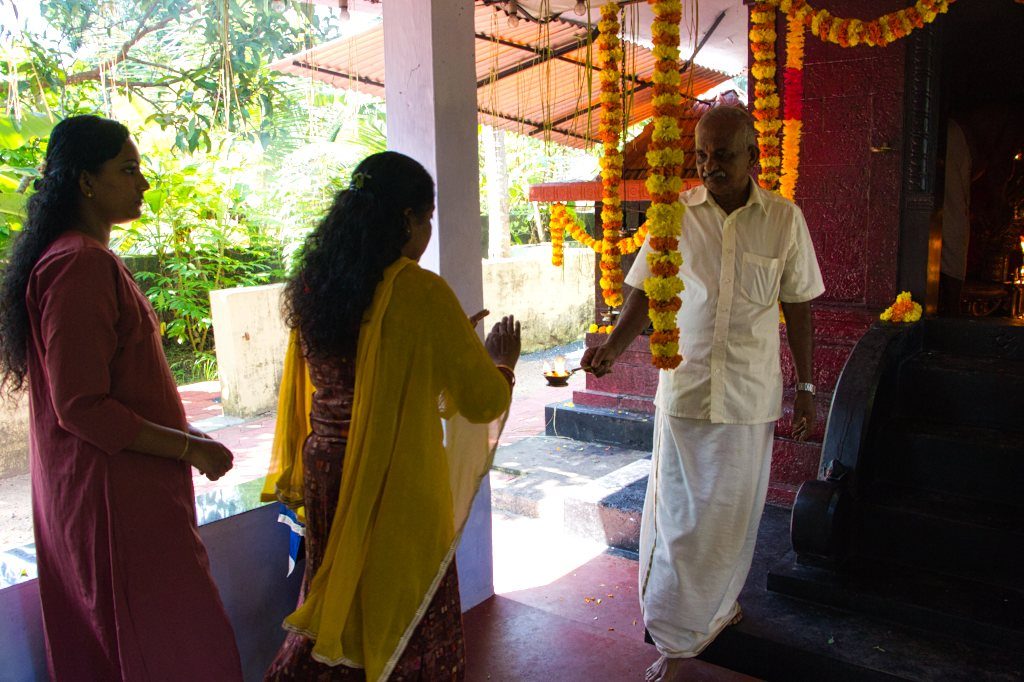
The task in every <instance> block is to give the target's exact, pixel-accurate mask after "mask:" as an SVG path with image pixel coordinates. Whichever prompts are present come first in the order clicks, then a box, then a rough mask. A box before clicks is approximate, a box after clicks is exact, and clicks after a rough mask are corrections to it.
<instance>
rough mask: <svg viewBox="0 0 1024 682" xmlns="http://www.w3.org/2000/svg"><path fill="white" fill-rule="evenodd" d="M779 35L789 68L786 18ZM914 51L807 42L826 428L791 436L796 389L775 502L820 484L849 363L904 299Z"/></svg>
mask: <svg viewBox="0 0 1024 682" xmlns="http://www.w3.org/2000/svg"><path fill="white" fill-rule="evenodd" d="M905 6H906V3H905V2H901V1H899V0H884V1H882V0H831V1H830V2H829V4H828V10H829V11H830V12H831V13H832V14H833V15H836V16H842V17H854V18H860V19H872V18H875V17H877V16H879V15H881V14H884V13H886V12H891V11H893V10H896V9H900V8H903V7H905ZM778 32H779V36H780V41H779V44H780V54H779V55H778V57H779V61H780V64H781V63H784V62H783V60H784V59H785V54H784V53H783V51H782V50H781V45H783V44H784V42H783V40H782V39H781V37H782V36H784V35H785V23H784V21H783V20H782V19H781V18H780V20H779V24H778ZM906 49H907V48H906V43H896V44H894V45H890V46H889V47H886V48H871V47H854V48H842V47H839V46H837V45H831V44H826V43H824V42H822V41H821V40H819V39H818V38H816V37H814V36H811V35H807V37H806V48H805V59H804V121H803V137H802V140H801V158H800V175H799V181H798V184H797V189H796V201H797V203H798V204H799V205H800V207H801V208H802V209H803V211H804V215H805V216H806V218H807V223H808V226H809V228H810V232H811V239H812V240H813V242H814V248H815V251H816V252H817V255H818V262H819V264H820V266H821V271H822V276H823V278H824V280H825V287H826V292H825V294H824V295H823V296H822V297H821V298H819V299H818V300H817V301H816V302H815V304H814V317H815V353H814V383H815V384H816V385H817V387H818V391H819V393H818V401H817V403H818V426H817V428H816V429H815V433H813V434H812V438H811V441H810V442H807V443H797V442H795V441H792V440H790V439H789V437H788V436H789V421H790V414H791V409H792V407H791V406H792V391H791V390H787V392H786V396H785V399H784V410H783V418H782V419H781V420H780V421H779V424H778V426H777V427H776V438H775V454H774V458H773V460H772V479H771V483H770V486H769V493H768V495H769V501H770V502H772V503H775V504H782V505H790V504H792V501H793V497H794V496H795V494H796V489H797V488H798V487H799V485H800V483H801V482H803V481H804V480H807V479H811V478H816V476H817V473H818V464H819V459H820V456H821V440H822V438H823V437H824V427H825V421H826V418H827V415H828V408H829V406H830V405H831V397H832V391H833V390H834V388H835V385H836V381H837V380H838V379H839V375H840V374H841V372H842V369H843V365H844V364H845V363H846V359H847V357H849V354H850V352H851V351H852V350H853V347H854V345H856V343H857V341H858V340H860V337H861V336H863V334H864V332H865V331H866V330H867V328H868V326H870V324H871V323H872V322H873V321H874V320H875V319H877V315H878V313H879V312H880V311H881V310H882V309H884V308H885V306H887V305H888V304H889V303H890V302H891V301H892V299H893V298H894V296H895V294H896V293H897V292H896V286H897V265H898V260H899V259H898V249H899V234H900V188H901V186H902V156H901V151H902V150H901V143H902V139H903V115H904V81H905V76H904V71H905V55H906ZM780 80H781V79H780ZM780 87H781V83H780ZM782 355H783V357H782V363H783V375H784V377H785V385H786V386H792V385H793V384H794V383H795V382H796V377H795V373H794V371H793V367H792V362H791V360H790V357H789V350H788V348H787V347H786V344H785V343H784V344H783V352H782Z"/></svg>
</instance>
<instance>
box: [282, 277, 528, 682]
mask: <svg viewBox="0 0 1024 682" xmlns="http://www.w3.org/2000/svg"><path fill="white" fill-rule="evenodd" d="M510 397H511V396H510V392H509V388H508V384H507V383H506V381H505V379H504V377H503V376H502V374H501V373H500V372H499V371H498V370H497V369H496V368H495V366H494V363H493V361H492V360H491V359H490V358H489V357H488V355H487V352H486V351H485V350H484V347H483V344H481V343H480V340H479V338H478V337H477V335H476V333H475V332H474V331H473V329H472V327H471V326H470V324H469V321H468V319H467V318H466V316H465V314H464V313H463V311H462V309H461V307H460V306H459V303H458V300H457V299H456V298H455V295H454V293H453V292H452V291H451V289H450V288H449V287H448V285H447V284H446V283H445V282H444V280H442V279H441V278H440V277H438V276H436V275H434V274H432V273H430V272H428V271H426V270H423V269H421V268H420V267H419V266H418V265H417V264H416V263H415V262H414V261H411V260H409V259H407V258H400V259H399V260H398V261H396V262H395V263H394V264H392V265H391V266H389V267H388V268H387V269H386V270H385V272H384V277H383V280H382V281H381V282H380V284H378V286H377V289H376V291H375V293H374V299H373V303H372V304H371V306H370V309H369V310H368V312H367V316H366V321H365V322H364V323H363V326H362V327H361V329H360V333H359V342H358V346H357V351H356V383H355V393H354V397H353V404H352V421H351V424H350V427H349V437H348V438H349V439H348V444H347V446H346V450H345V458H344V463H343V467H342V479H341V488H340V493H339V500H338V508H337V510H336V511H335V515H334V519H333V521H332V525H331V532H330V536H329V537H328V540H327V547H326V550H325V556H324V561H323V564H322V565H321V566H320V569H319V570H318V571H317V573H316V575H315V576H314V577H313V580H312V582H311V584H310V587H309V591H308V593H307V595H306V599H305V601H304V602H303V604H302V605H301V606H300V607H299V608H298V609H297V610H296V611H295V612H294V613H292V614H291V615H290V616H288V618H286V619H285V627H286V628H288V629H290V630H293V631H296V632H300V633H302V634H304V635H306V636H308V637H310V638H312V639H314V640H315V645H314V647H313V657H314V658H315V659H316V660H318V661H321V662H323V663H327V664H329V665H338V664H344V665H348V666H351V667H360V668H365V669H366V677H367V679H368V680H382V679H386V678H387V677H388V675H389V674H390V673H391V671H392V670H393V668H394V666H395V664H396V663H397V661H398V659H399V658H400V656H401V654H402V652H403V651H404V649H405V646H406V644H408V641H409V639H410V637H411V636H412V633H413V631H414V630H415V628H416V626H417V624H418V623H419V622H420V620H421V619H422V617H423V614H424V613H425V611H426V609H427V607H428V606H429V604H430V601H431V599H432V598H433V596H434V593H435V592H436V590H437V586H438V584H439V583H440V581H441V578H442V577H443V576H444V574H445V572H446V571H447V569H448V567H449V565H450V563H451V561H452V558H453V557H454V554H455V549H456V547H457V545H458V540H459V536H460V534H461V532H462V528H463V526H464V524H465V522H466V518H467V517H468V515H469V510H470V507H471V505H472V502H473V498H474V497H475V495H476V492H477V490H478V488H479V485H480V482H481V480H482V479H483V477H484V476H485V475H486V474H487V471H488V470H489V469H490V465H491V461H492V458H493V453H494V447H495V445H496V444H497V437H498V434H499V433H500V430H501V427H502V426H503V425H504V421H505V417H506V416H507V410H508V406H509V401H510ZM275 441H276V438H275ZM293 470H294V469H293Z"/></svg>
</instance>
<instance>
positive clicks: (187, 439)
mask: <svg viewBox="0 0 1024 682" xmlns="http://www.w3.org/2000/svg"><path fill="white" fill-rule="evenodd" d="M191 441H192V439H191V438H189V437H188V433H187V432H185V447H184V448H182V449H181V454H180V455H178V461H179V462H180V461H181V460H183V459H185V455H187V454H188V446H189V445H190V444H191Z"/></svg>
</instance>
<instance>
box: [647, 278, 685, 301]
mask: <svg viewBox="0 0 1024 682" xmlns="http://www.w3.org/2000/svg"><path fill="white" fill-rule="evenodd" d="M682 290H683V282H682V280H680V279H679V278H678V277H658V276H651V277H648V278H647V279H645V280H644V292H646V293H647V296H648V297H649V298H656V299H658V300H659V301H667V300H668V299H670V298H672V297H673V296H677V295H679V293H680V292H682Z"/></svg>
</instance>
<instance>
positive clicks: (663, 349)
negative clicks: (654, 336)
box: [651, 342, 679, 358]
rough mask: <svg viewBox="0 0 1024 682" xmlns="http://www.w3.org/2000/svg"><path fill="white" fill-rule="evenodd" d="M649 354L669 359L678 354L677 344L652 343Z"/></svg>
mask: <svg viewBox="0 0 1024 682" xmlns="http://www.w3.org/2000/svg"><path fill="white" fill-rule="evenodd" d="M651 353H653V354H654V355H660V356H661V357H663V358H670V357H672V356H673V355H676V354H677V353H679V344H678V343H674V342H673V343H652V344H651Z"/></svg>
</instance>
